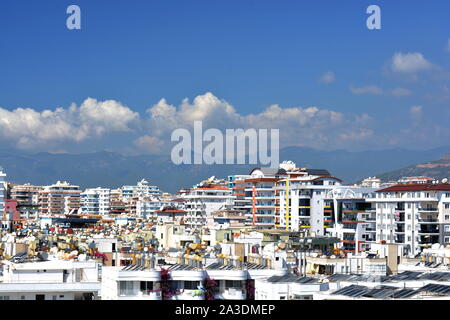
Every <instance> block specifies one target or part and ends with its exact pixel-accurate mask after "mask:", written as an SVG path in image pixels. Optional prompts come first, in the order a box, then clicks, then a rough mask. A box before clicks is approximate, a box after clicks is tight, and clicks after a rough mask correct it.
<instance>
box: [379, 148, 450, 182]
mask: <svg viewBox="0 0 450 320" xmlns="http://www.w3.org/2000/svg"><path fill="white" fill-rule="evenodd" d="M406 176H427V177H432V178H436V179H439V180H441V179H444V178H449V177H450V154H447V155H445V156H443V157H442V158H441V159H439V160H436V161H429V162H424V163H419V164H415V165H411V166H408V167H405V168H402V169H399V170H394V171H390V172H386V173H383V174H380V175H379V177H380V178H381V179H383V180H384V181H389V180H398V179H399V178H401V177H406Z"/></svg>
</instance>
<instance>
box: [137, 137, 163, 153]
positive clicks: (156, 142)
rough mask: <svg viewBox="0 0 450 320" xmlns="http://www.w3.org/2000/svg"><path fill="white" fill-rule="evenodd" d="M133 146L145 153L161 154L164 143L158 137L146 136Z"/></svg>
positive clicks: (138, 139)
mask: <svg viewBox="0 0 450 320" xmlns="http://www.w3.org/2000/svg"><path fill="white" fill-rule="evenodd" d="M133 144H134V145H135V146H136V147H137V148H138V149H139V150H141V151H142V152H144V153H159V152H161V148H162V146H163V145H164V142H163V141H162V140H160V139H158V138H157V137H152V136H148V135H145V136H142V137H139V138H137V139H136V140H134V141H133Z"/></svg>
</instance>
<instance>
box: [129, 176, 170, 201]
mask: <svg viewBox="0 0 450 320" xmlns="http://www.w3.org/2000/svg"><path fill="white" fill-rule="evenodd" d="M121 190H122V201H124V202H127V201H129V200H131V199H136V198H137V199H143V198H150V197H159V196H161V194H162V193H161V191H160V190H159V188H158V187H157V186H151V185H149V183H148V181H147V180H145V179H142V180H141V181H138V182H137V183H136V185H135V186H123V187H122V188H121Z"/></svg>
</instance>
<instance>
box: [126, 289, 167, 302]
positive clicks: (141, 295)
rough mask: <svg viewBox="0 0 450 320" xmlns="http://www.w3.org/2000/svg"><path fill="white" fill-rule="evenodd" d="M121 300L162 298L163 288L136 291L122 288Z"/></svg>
mask: <svg viewBox="0 0 450 320" xmlns="http://www.w3.org/2000/svg"><path fill="white" fill-rule="evenodd" d="M119 299H120V300H161V290H149V291H135V290H121V291H120V292H119Z"/></svg>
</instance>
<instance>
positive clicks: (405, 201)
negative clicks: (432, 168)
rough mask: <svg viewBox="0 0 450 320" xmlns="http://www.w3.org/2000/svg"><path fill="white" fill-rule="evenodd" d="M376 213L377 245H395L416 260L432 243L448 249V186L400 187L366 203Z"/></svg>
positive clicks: (416, 185)
mask: <svg viewBox="0 0 450 320" xmlns="http://www.w3.org/2000/svg"><path fill="white" fill-rule="evenodd" d="M368 201H371V202H373V203H374V205H375V209H376V219H377V220H376V241H377V242H379V241H380V242H386V243H398V244H401V245H402V248H403V254H404V255H406V256H416V255H418V254H419V253H420V252H421V251H422V249H423V248H428V247H430V246H431V245H432V244H434V243H439V244H441V245H445V246H447V245H450V184H444V183H436V184H429V183H421V184H399V185H394V186H391V187H388V188H384V189H381V190H378V191H377V192H376V198H373V199H369V200H368Z"/></svg>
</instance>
